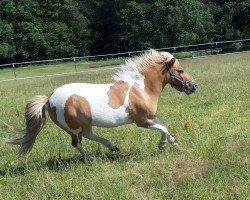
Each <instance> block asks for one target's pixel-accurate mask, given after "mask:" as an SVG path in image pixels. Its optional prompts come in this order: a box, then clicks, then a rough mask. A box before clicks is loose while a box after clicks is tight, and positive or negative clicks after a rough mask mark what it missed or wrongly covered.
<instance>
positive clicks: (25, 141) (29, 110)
mask: <svg viewBox="0 0 250 200" xmlns="http://www.w3.org/2000/svg"><path fill="white" fill-rule="evenodd" d="M48 100H49V97H47V96H35V97H33V98H32V99H30V100H29V101H28V103H27V104H26V107H25V120H26V129H25V130H23V131H22V132H24V136H23V137H21V138H17V139H13V140H6V141H5V142H6V143H7V144H14V145H20V147H19V149H18V154H19V155H24V154H26V153H28V152H29V151H30V150H31V149H32V147H33V145H34V143H35V140H36V137H37V135H38V134H39V132H40V131H41V129H42V127H43V125H44V124H45V121H46V115H45V105H46V104H47V102H48Z"/></svg>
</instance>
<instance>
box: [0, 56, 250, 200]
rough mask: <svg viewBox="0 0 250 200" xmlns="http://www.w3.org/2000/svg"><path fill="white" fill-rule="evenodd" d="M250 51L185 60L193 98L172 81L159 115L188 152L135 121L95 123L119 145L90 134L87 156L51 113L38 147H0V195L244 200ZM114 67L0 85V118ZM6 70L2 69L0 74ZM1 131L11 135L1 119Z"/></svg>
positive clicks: (106, 76) (249, 143) (101, 78)
mask: <svg viewBox="0 0 250 200" xmlns="http://www.w3.org/2000/svg"><path fill="white" fill-rule="evenodd" d="M249 57H250V54H249V53H242V54H239V55H230V56H219V57H211V58H203V59H194V60H183V61H181V63H182V65H183V67H184V68H185V69H186V70H187V72H188V73H189V74H191V75H192V76H193V77H194V78H195V80H196V81H197V83H198V91H197V92H196V93H195V94H193V95H190V96H187V95H185V94H182V93H179V92H177V91H176V90H174V89H172V88H170V87H169V86H168V87H167V88H166V89H165V90H164V91H163V93H162V96H161V98H160V102H159V107H158V117H159V118H160V119H161V121H162V122H163V123H164V124H166V126H167V127H168V129H169V131H170V132H171V133H172V134H173V135H175V137H176V138H177V139H178V141H179V143H180V145H181V146H182V150H177V149H176V148H174V147H173V146H171V145H169V144H168V145H167V147H166V151H165V152H160V151H159V150H158V149H157V142H158V140H159V138H160V134H159V133H157V132H153V131H150V130H145V129H142V128H137V127H136V126H135V125H127V126H121V127H118V128H113V129H106V128H94V131H95V132H96V133H97V134H98V135H101V136H103V137H106V138H109V139H111V140H112V141H113V142H114V143H115V144H117V146H118V147H119V148H120V150H121V151H120V152H109V151H108V150H107V149H106V148H105V147H103V146H101V145H100V144H97V143H95V142H92V141H89V140H84V147H85V149H86V150H87V151H88V152H89V153H90V154H92V155H93V156H94V157H95V159H94V161H93V162H90V163H86V162H84V161H83V160H82V159H81V158H80V157H79V155H78V152H77V151H76V150H75V149H74V148H73V147H72V146H71V141H70V137H69V135H68V134H67V133H65V132H64V131H63V130H61V129H59V128H57V127H56V125H55V124H53V123H52V122H51V120H48V121H47V124H46V125H45V127H44V129H43V130H42V132H41V133H40V135H39V136H38V138H37V141H36V144H35V146H34V149H33V150H32V152H31V153H30V154H29V155H27V156H25V157H18V156H16V155H15V153H16V147H15V146H10V145H6V144H3V143H2V144H1V145H0V199H107V200H108V199H248V198H249V187H250V181H249V176H250V175H249V174H250V173H249V165H250V163H249V159H250V157H249V155H250V154H249V152H250V135H249V132H250V123H249V119H250V113H249V109H250V98H249V97H250V96H249V84H250V80H249V76H250V68H249V67H250V60H249ZM113 73H114V70H105V71H100V72H98V71H95V72H88V73H82V74H77V75H70V76H62V77H47V78H39V79H32V80H19V81H11V82H5V83H0V96H1V99H0V119H1V120H3V121H5V122H7V123H8V124H10V125H12V126H15V127H24V120H23V111H24V106H25V102H26V101H27V100H28V99H29V98H30V97H32V96H34V95H37V94H41V95H50V94H51V93H52V91H53V90H54V89H55V88H57V87H58V86H60V85H62V84H65V83H70V82H91V83H107V82H110V81H111V75H112V74H113ZM0 77H1V72H0ZM0 136H1V138H6V137H12V136H13V133H12V131H11V130H9V129H8V128H6V127H5V126H4V125H0Z"/></svg>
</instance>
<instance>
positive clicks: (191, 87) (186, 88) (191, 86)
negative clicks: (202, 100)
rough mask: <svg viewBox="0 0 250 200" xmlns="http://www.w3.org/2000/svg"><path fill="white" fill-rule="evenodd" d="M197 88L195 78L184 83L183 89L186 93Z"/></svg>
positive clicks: (192, 91) (190, 92)
mask: <svg viewBox="0 0 250 200" xmlns="http://www.w3.org/2000/svg"><path fill="white" fill-rule="evenodd" d="M196 89H197V84H196V83H195V82H194V81H193V80H192V81H190V82H188V83H186V84H184V85H183V91H184V92H185V93H186V94H192V93H194V92H195V91H196Z"/></svg>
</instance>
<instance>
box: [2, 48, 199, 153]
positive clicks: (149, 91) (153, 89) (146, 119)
mask: <svg viewBox="0 0 250 200" xmlns="http://www.w3.org/2000/svg"><path fill="white" fill-rule="evenodd" d="M113 78H114V82H113V83H110V84H87V83H71V84H66V85H63V86H61V87H59V88H57V89H56V90H55V91H54V92H53V94H52V95H51V96H50V97H47V96H35V97H33V98H32V99H31V100H29V101H28V103H27V105H26V108H25V120H26V129H25V132H24V136H23V137H22V138H18V139H13V140H7V141H6V143H8V144H15V145H20V147H19V151H18V152H19V154H25V153H27V152H29V151H30V150H31V149H32V147H33V145H34V143H35V140H36V137H37V135H38V133H39V132H40V131H41V129H42V127H43V125H44V123H45V119H46V115H45V111H46V110H47V111H48V113H49V116H50V118H51V119H52V121H53V122H54V123H55V124H56V125H58V126H59V127H60V128H62V129H64V130H65V131H66V132H67V133H69V135H70V136H71V139H72V145H73V146H74V147H75V148H76V149H77V150H78V151H79V152H80V153H81V155H82V156H84V155H85V151H84V149H83V147H82V137H84V138H87V139H90V140H94V141H96V142H99V143H101V144H103V145H105V146H106V147H107V148H108V149H110V150H111V151H118V150H119V149H118V148H117V146H116V145H115V144H113V143H112V142H111V141H109V140H107V139H105V138H102V137H99V136H97V135H95V134H94V133H93V131H92V127H93V126H99V127H116V126H120V125H124V124H129V123H135V124H136V125H137V126H138V127H143V128H147V129H152V130H157V131H159V132H160V133H161V138H160V141H159V148H160V149H162V148H163V147H164V145H165V143H166V142H167V141H168V142H169V143H171V144H178V143H177V141H176V139H175V138H174V137H173V136H171V134H170V133H169V131H168V129H167V128H166V127H165V126H164V125H163V124H162V123H161V122H160V120H159V119H158V118H157V117H156V112H157V104H158V99H159V97H160V95H161V92H162V90H163V88H164V87H165V86H166V84H170V85H171V87H173V88H175V89H177V90H178V91H180V92H185V93H186V94H191V93H193V92H194V91H195V90H196V87H197V85H196V83H195V82H194V80H193V79H192V78H191V77H190V76H189V75H188V74H187V73H186V72H184V70H183V68H182V67H181V65H180V63H179V62H178V60H177V59H175V58H174V57H173V55H171V54H170V53H168V52H158V51H155V50H151V51H149V52H147V53H144V54H142V55H141V56H138V57H134V58H132V59H128V60H127V61H126V62H125V64H124V65H121V67H120V70H118V72H117V73H116V74H115V75H114V76H113Z"/></svg>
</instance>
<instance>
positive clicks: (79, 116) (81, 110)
mask: <svg viewBox="0 0 250 200" xmlns="http://www.w3.org/2000/svg"><path fill="white" fill-rule="evenodd" d="M64 118H65V122H66V123H67V125H68V127H69V128H70V129H73V130H76V129H78V128H81V127H83V126H84V125H86V126H91V124H92V117H91V110H90V105H89V102H88V101H87V100H86V99H85V98H84V97H82V96H79V95H72V96H71V97H69V98H68V99H67V101H66V103H65V107H64Z"/></svg>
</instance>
